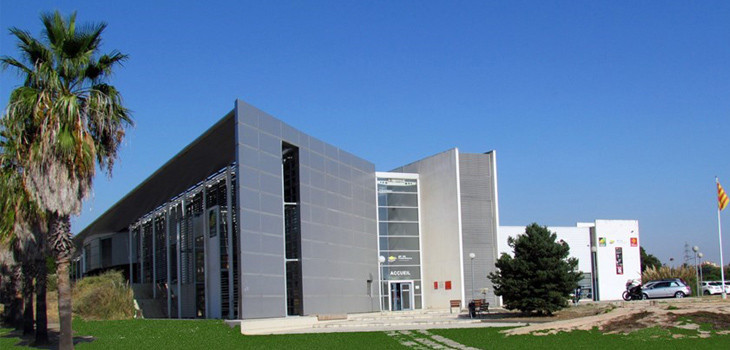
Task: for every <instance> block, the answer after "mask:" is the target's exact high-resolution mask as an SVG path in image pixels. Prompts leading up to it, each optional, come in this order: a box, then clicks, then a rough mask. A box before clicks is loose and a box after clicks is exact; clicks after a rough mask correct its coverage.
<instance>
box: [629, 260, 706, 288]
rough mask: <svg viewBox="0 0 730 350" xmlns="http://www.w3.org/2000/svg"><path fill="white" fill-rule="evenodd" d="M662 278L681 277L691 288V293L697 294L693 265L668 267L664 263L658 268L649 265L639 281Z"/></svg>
mask: <svg viewBox="0 0 730 350" xmlns="http://www.w3.org/2000/svg"><path fill="white" fill-rule="evenodd" d="M664 278H681V279H683V280H684V281H685V282H687V284H689V287H690V288H692V294H693V295H697V271H696V270H695V268H694V267H693V266H680V267H669V266H666V265H665V266H662V267H660V268H656V267H654V266H650V267H647V268H646V270H645V271H644V272H643V273H642V274H641V283H646V282H649V281H653V280H660V279H664Z"/></svg>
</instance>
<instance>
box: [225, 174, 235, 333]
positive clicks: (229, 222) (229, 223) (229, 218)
mask: <svg viewBox="0 0 730 350" xmlns="http://www.w3.org/2000/svg"><path fill="white" fill-rule="evenodd" d="M231 193H233V192H232V191H231V167H228V169H226V208H227V210H226V231H227V232H228V243H227V245H226V246H227V250H226V253H227V254H228V318H229V319H231V320H232V319H233V318H234V317H235V313H234V311H233V305H234V304H233V298H235V293H234V292H233V199H232V198H231Z"/></svg>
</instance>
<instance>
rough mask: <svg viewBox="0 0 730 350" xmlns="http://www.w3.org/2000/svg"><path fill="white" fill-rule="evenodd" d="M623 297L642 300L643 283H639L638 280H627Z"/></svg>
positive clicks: (627, 299)
mask: <svg viewBox="0 0 730 350" xmlns="http://www.w3.org/2000/svg"><path fill="white" fill-rule="evenodd" d="M621 297H623V298H624V300H626V301H629V300H642V299H644V294H643V293H642V292H641V283H638V284H637V282H636V281H631V280H630V281H628V282H626V290H625V291H624V292H623V294H622V295H621Z"/></svg>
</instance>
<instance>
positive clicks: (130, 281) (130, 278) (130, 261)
mask: <svg viewBox="0 0 730 350" xmlns="http://www.w3.org/2000/svg"><path fill="white" fill-rule="evenodd" d="M133 237H134V235H133V234H132V225H129V254H128V256H129V284H130V285H132V284H133V283H134V270H133V268H134V263H133V262H132V248H133V247H134V239H133Z"/></svg>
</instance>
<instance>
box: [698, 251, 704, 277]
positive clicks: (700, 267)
mask: <svg viewBox="0 0 730 350" xmlns="http://www.w3.org/2000/svg"><path fill="white" fill-rule="evenodd" d="M703 256H705V255H704V254H702V252H699V253H697V257H699V258H700V265H699V270H700V284H702V280H703V279H704V278H703V277H702V257H703Z"/></svg>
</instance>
